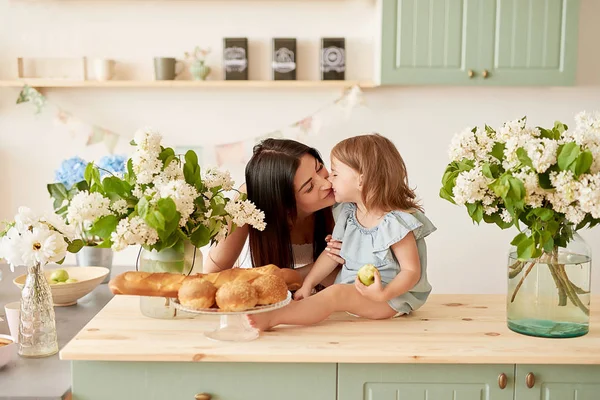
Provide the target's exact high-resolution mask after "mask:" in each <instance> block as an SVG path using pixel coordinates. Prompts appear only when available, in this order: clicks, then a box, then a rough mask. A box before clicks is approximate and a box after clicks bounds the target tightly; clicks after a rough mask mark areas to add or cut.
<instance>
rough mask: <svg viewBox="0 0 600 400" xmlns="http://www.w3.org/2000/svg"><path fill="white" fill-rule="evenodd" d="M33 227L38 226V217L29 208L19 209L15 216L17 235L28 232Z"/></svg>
mask: <svg viewBox="0 0 600 400" xmlns="http://www.w3.org/2000/svg"><path fill="white" fill-rule="evenodd" d="M35 226H39V217H38V216H37V214H36V213H34V212H33V211H32V210H31V209H30V208H29V207H19V210H18V212H17V215H15V227H16V228H17V231H19V233H25V232H26V231H30V230H31V229H33V228H34V227H35Z"/></svg>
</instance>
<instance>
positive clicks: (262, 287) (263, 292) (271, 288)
mask: <svg viewBox="0 0 600 400" xmlns="http://www.w3.org/2000/svg"><path fill="white" fill-rule="evenodd" d="M252 286H254V288H255V289H256V293H257V295H258V305H267V304H275V303H279V302H280V301H283V300H285V299H286V297H287V293H288V288H287V285H286V284H285V281H284V280H283V278H280V277H279V276H276V275H263V276H260V277H258V278H256V279H255V280H254V281H253V282H252Z"/></svg>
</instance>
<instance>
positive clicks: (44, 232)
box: [18, 225, 67, 267]
mask: <svg viewBox="0 0 600 400" xmlns="http://www.w3.org/2000/svg"><path fill="white" fill-rule="evenodd" d="M18 248H19V251H20V254H21V259H22V261H23V265H25V266H27V267H33V266H34V265H36V264H41V265H46V264H48V263H50V262H58V261H60V260H62V259H63V258H65V256H66V254H67V243H66V242H65V238H64V236H63V235H61V234H60V233H58V232H56V231H52V230H50V229H48V227H47V226H45V225H40V226H38V227H35V228H33V230H32V231H27V232H25V233H23V234H22V235H21V239H20V241H19V243H18Z"/></svg>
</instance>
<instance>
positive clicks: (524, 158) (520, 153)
mask: <svg viewBox="0 0 600 400" xmlns="http://www.w3.org/2000/svg"><path fill="white" fill-rule="evenodd" d="M517 158H518V159H519V161H521V163H522V164H523V165H526V166H528V167H529V168H531V169H532V170H534V171H535V168H533V162H532V161H531V158H529V155H527V151H526V150H525V149H524V148H522V147H519V148H518V149H517Z"/></svg>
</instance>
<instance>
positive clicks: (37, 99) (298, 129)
mask: <svg viewBox="0 0 600 400" xmlns="http://www.w3.org/2000/svg"><path fill="white" fill-rule="evenodd" d="M21 103H31V104H33V105H34V106H35V108H36V111H35V113H36V114H39V113H41V112H42V110H43V109H44V108H46V107H48V106H50V107H52V108H54V109H55V118H54V120H55V123H56V124H58V125H62V126H65V127H67V129H68V130H69V132H70V133H71V135H72V136H74V135H75V133H76V132H77V131H81V130H83V131H85V132H86V134H87V138H88V139H87V141H86V146H91V145H94V144H98V143H104V145H105V146H106V147H107V149H108V151H109V152H110V153H113V152H114V150H115V148H116V146H117V143H118V141H119V139H120V138H121V135H119V134H117V133H115V132H112V131H110V130H108V129H105V128H103V127H101V126H97V125H93V124H87V123H85V122H83V121H81V120H79V119H77V118H75V117H74V116H73V114H71V113H70V112H68V111H65V110H63V109H61V108H60V107H58V106H56V105H54V104H51V103H49V102H48V101H47V99H46V97H45V96H44V95H42V94H41V93H40V92H38V91H37V90H36V89H35V88H32V87H30V86H28V85H25V86H24V87H23V89H22V90H21V92H20V93H19V98H18V99H17V104H21ZM360 105H365V101H364V97H363V95H362V91H361V90H360V87H358V86H353V87H351V88H350V89H347V90H345V91H344V93H343V94H342V95H341V96H340V97H339V98H337V99H336V100H335V101H334V102H333V103H331V104H328V105H326V106H324V107H321V108H320V109H318V110H317V111H315V112H314V113H312V114H310V115H308V116H306V117H304V118H302V119H301V120H299V121H297V122H294V123H293V124H291V125H289V126H288V127H286V128H283V129H278V130H276V131H273V132H269V133H266V134H264V135H259V136H256V137H253V138H250V139H246V140H241V141H236V142H231V143H223V144H218V145H214V146H212V147H214V156H215V161H216V163H217V165H218V166H221V165H223V164H245V163H246V162H247V161H248V158H249V157H250V156H251V155H252V149H253V147H254V145H256V144H257V143H259V142H261V141H262V140H264V139H267V138H289V139H296V140H302V138H304V137H307V136H316V135H317V134H318V133H319V132H320V130H321V127H322V125H323V120H322V116H321V114H323V113H324V112H325V111H327V110H329V109H331V108H332V107H338V108H341V109H342V110H343V111H344V112H345V115H346V117H348V116H349V115H350V113H351V112H352V110H353V109H354V108H355V107H357V106H360ZM78 127H79V128H78ZM81 127H83V128H81ZM178 149H181V150H182V152H183V150H184V149H185V148H184V147H178ZM194 150H196V152H197V153H198V155H199V156H202V153H203V151H205V150H207V149H206V148H203V147H201V146H195V147H194Z"/></svg>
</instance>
